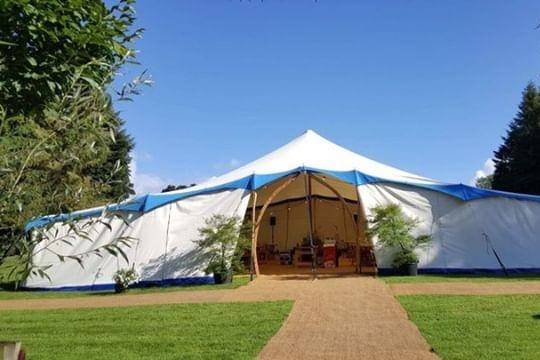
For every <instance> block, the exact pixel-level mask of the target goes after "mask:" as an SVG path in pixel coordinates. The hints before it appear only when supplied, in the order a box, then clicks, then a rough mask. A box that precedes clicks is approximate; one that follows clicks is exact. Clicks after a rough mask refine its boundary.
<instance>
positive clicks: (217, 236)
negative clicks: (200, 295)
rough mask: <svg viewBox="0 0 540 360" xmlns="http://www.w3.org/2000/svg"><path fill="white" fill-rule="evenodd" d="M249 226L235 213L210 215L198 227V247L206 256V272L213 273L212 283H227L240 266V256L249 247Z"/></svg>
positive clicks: (241, 266) (241, 264)
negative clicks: (203, 224)
mask: <svg viewBox="0 0 540 360" xmlns="http://www.w3.org/2000/svg"><path fill="white" fill-rule="evenodd" d="M248 228H249V227H248V226H247V225H246V226H242V225H241V222H240V219H238V218H237V217H227V216H224V215H213V216H211V217H210V218H208V219H206V221H205V226H203V227H202V228H200V229H199V236H200V239H199V240H198V241H197V242H196V243H197V246H198V248H199V249H200V250H201V251H202V252H203V253H204V254H205V255H206V256H207V257H208V265H207V266H206V268H205V272H206V274H213V277H214V282H215V283H216V284H223V283H230V282H231V281H232V276H233V271H240V270H241V269H242V268H243V263H242V256H243V255H244V252H245V250H246V248H249V245H248V244H249V237H248V234H247V232H248V230H247V229H248Z"/></svg>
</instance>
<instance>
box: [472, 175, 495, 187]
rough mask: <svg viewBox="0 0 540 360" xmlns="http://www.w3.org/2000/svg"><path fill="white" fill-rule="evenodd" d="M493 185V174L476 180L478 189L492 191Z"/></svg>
mask: <svg viewBox="0 0 540 360" xmlns="http://www.w3.org/2000/svg"><path fill="white" fill-rule="evenodd" d="M492 184H493V174H491V175H486V176H482V177H479V178H478V179H476V184H475V185H476V187H477V188H480V189H491V188H492V186H493V185H492Z"/></svg>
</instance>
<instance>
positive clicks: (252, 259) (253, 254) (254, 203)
mask: <svg viewBox="0 0 540 360" xmlns="http://www.w3.org/2000/svg"><path fill="white" fill-rule="evenodd" d="M251 199H252V205H251V256H250V261H249V280H250V281H253V271H254V269H255V262H256V261H257V260H256V259H257V247H256V245H257V239H256V238H255V236H253V235H254V234H255V219H256V210H257V192H256V191H255V190H252V191H251Z"/></svg>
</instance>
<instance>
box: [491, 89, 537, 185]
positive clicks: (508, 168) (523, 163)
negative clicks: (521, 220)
mask: <svg viewBox="0 0 540 360" xmlns="http://www.w3.org/2000/svg"><path fill="white" fill-rule="evenodd" d="M503 140H504V143H503V144H502V145H501V146H500V147H499V149H498V150H497V151H495V158H494V161H495V173H494V175H493V189H496V190H504V191H512V192H519V193H527V194H536V195H540V90H539V89H538V87H537V86H536V85H534V84H533V83H529V84H528V85H527V87H526V88H525V90H524V91H523V97H522V100H521V103H520V105H519V111H518V113H517V115H516V117H515V118H514V120H513V121H512V122H511V123H510V126H509V128H508V131H507V133H506V136H505V137H504V138H503Z"/></svg>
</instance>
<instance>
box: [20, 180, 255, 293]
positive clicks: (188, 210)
mask: <svg viewBox="0 0 540 360" xmlns="http://www.w3.org/2000/svg"><path fill="white" fill-rule="evenodd" d="M248 201H249V193H248V192H246V191H245V190H242V189H240V190H229V191H222V192H219V193H214V194H208V195H199V196H194V197H191V198H187V199H184V200H181V201H178V202H176V203H172V204H168V205H165V206H162V207H160V208H157V209H155V210H153V211H150V212H148V213H145V214H142V215H141V214H125V216H126V219H127V220H128V223H127V224H126V223H125V222H124V221H123V220H122V219H120V218H118V217H112V216H111V215H109V216H107V217H104V218H103V221H105V222H107V223H109V224H110V226H111V228H112V230H109V229H108V228H107V227H106V226H105V225H103V224H101V223H99V222H94V223H93V224H92V226H91V228H89V229H87V231H89V233H88V235H89V236H90V237H91V238H92V239H93V241H88V240H85V239H83V238H80V237H79V238H77V237H75V238H74V239H73V240H71V243H72V244H73V246H69V245H68V244H66V243H64V242H61V241H54V240H50V241H49V242H48V243H49V244H47V243H46V242H43V243H42V244H41V245H40V246H39V247H38V248H36V250H35V251H34V254H35V255H34V257H33V261H34V263H35V264H37V265H39V266H47V265H52V267H51V268H50V269H48V270H47V274H48V275H49V276H50V278H51V280H50V281H49V280H48V279H44V278H41V277H37V276H34V277H30V278H28V279H27V281H26V284H25V286H26V287H37V288H56V287H92V286H96V285H97V286H99V285H105V284H111V283H112V282H113V280H112V276H113V274H114V273H115V272H116V271H117V270H118V269H120V268H126V267H129V266H132V265H134V267H135V269H136V270H137V272H138V274H139V281H161V280H164V279H171V278H173V279H174V278H178V277H192V276H201V275H204V273H203V272H202V270H203V269H204V265H205V263H204V262H201V261H200V258H199V257H197V254H196V251H195V244H194V243H193V240H196V239H197V235H198V231H197V230H198V228H200V227H201V226H202V225H203V224H204V220H205V219H206V218H207V217H209V216H212V215H213V214H223V215H226V216H239V217H241V218H242V217H243V216H244V214H245V211H246V207H247V203H248ZM88 221H92V220H90V219H83V220H81V221H80V223H81V224H82V223H85V222H88ZM56 229H58V235H57V236H56V238H58V236H61V235H64V234H66V233H67V231H68V227H67V226H66V225H63V224H61V223H58V224H55V225H54V226H53V227H52V228H51V229H50V230H49V234H50V237H51V239H52V238H53V237H54V236H53V235H54V234H55V231H56ZM120 236H123V237H126V236H129V237H132V238H133V240H132V244H131V246H130V247H128V248H126V247H123V248H124V250H125V252H126V254H127V256H128V259H129V260H130V263H129V264H127V263H126V261H125V260H124V259H123V258H121V257H115V256H112V255H110V254H108V253H107V252H102V255H103V257H98V256H95V255H90V256H88V257H86V258H85V259H84V269H83V268H81V267H80V265H79V264H78V263H77V262H75V261H73V260H67V259H66V260H65V261H64V262H61V261H60V259H59V258H58V257H57V256H56V255H55V254H54V253H53V252H52V251H49V250H47V249H43V248H44V247H45V246H47V245H49V246H50V249H52V250H54V252H56V253H59V254H62V255H65V256H67V255H73V254H79V253H82V252H85V251H88V250H91V249H96V248H98V247H100V246H103V245H105V244H108V243H110V242H111V241H113V240H114V239H115V238H118V237H120Z"/></svg>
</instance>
